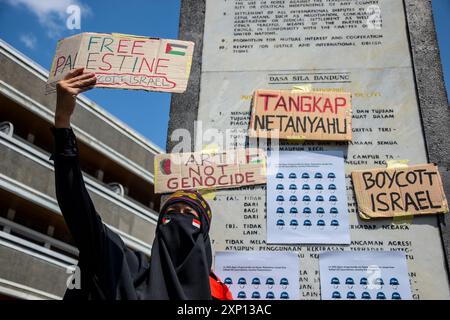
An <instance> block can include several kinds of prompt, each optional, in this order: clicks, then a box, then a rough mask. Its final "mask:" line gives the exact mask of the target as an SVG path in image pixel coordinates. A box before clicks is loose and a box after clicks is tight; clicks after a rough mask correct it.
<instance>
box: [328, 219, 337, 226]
mask: <svg viewBox="0 0 450 320" xmlns="http://www.w3.org/2000/svg"><path fill="white" fill-rule="evenodd" d="M330 225H331V226H332V227H339V221H337V220H331V223H330Z"/></svg>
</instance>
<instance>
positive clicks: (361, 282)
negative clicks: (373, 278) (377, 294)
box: [359, 277, 369, 286]
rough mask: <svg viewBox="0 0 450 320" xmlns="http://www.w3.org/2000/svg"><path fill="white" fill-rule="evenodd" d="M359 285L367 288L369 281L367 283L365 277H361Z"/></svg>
mask: <svg viewBox="0 0 450 320" xmlns="http://www.w3.org/2000/svg"><path fill="white" fill-rule="evenodd" d="M359 284H360V285H362V286H367V285H368V284H369V281H367V278H366V277H362V278H361V280H359Z"/></svg>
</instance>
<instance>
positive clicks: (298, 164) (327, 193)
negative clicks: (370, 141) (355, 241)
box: [267, 151, 350, 244]
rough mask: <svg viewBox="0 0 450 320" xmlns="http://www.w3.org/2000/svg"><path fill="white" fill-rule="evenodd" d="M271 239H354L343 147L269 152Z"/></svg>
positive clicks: (273, 241) (319, 241)
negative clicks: (351, 237)
mask: <svg viewBox="0 0 450 320" xmlns="http://www.w3.org/2000/svg"><path fill="white" fill-rule="evenodd" d="M267 243H271V244H301V243H307V244H349V243H350V233H349V222H348V211H347V194H346V188H345V170H344V158H343V153H342V152H341V151H327V152H306V151H281V152H276V153H275V152H272V153H271V154H270V156H269V159H268V173H267Z"/></svg>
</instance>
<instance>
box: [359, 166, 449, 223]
mask: <svg viewBox="0 0 450 320" xmlns="http://www.w3.org/2000/svg"><path fill="white" fill-rule="evenodd" d="M352 180H353V186H354V189H355V193H356V200H357V203H358V210H359V213H360V216H361V217H362V218H364V219H370V218H386V217H399V216H409V215H422V214H434V213H447V212H448V203H447V199H446V198H445V193H444V190H443V187H442V180H441V177H440V175H439V171H438V168H437V166H436V165H434V164H422V165H415V166H409V167H405V168H384V169H372V170H357V171H353V172H352Z"/></svg>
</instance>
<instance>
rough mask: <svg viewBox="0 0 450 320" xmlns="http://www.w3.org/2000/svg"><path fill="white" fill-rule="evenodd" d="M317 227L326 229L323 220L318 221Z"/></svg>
mask: <svg viewBox="0 0 450 320" xmlns="http://www.w3.org/2000/svg"><path fill="white" fill-rule="evenodd" d="M317 226H319V227H324V226H325V221H323V220H319V221H317Z"/></svg>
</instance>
